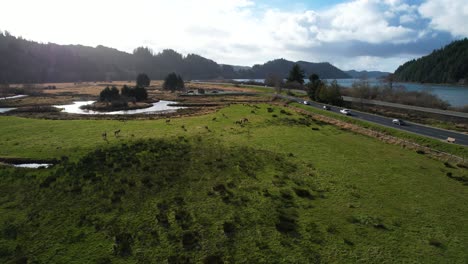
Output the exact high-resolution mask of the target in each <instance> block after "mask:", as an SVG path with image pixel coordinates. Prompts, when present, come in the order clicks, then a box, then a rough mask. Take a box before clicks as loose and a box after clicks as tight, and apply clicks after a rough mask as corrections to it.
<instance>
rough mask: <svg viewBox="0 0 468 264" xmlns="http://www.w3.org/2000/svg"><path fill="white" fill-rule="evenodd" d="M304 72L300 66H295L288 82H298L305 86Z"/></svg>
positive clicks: (290, 72)
mask: <svg viewBox="0 0 468 264" xmlns="http://www.w3.org/2000/svg"><path fill="white" fill-rule="evenodd" d="M304 77H305V75H304V70H302V69H301V67H300V66H299V64H294V66H293V67H292V68H291V71H289V76H288V78H287V80H288V82H298V83H300V84H304Z"/></svg>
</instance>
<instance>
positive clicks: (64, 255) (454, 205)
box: [0, 105, 468, 263]
mask: <svg viewBox="0 0 468 264" xmlns="http://www.w3.org/2000/svg"><path fill="white" fill-rule="evenodd" d="M258 107H259V109H257V108H256V107H253V106H252V107H248V106H241V105H232V106H231V107H228V108H224V109H222V110H220V111H219V112H217V113H214V114H210V115H206V116H198V117H190V118H181V119H172V120H171V122H170V123H169V124H166V122H165V120H139V121H128V122H125V123H123V122H120V121H111V120H76V121H70V120H65V121H53V120H36V119H23V118H16V117H0V133H1V134H2V135H3V138H2V141H0V144H1V145H0V155H1V156H4V157H29V158H42V159H43V158H60V157H61V156H68V157H70V159H69V160H68V161H67V162H63V163H62V164H59V165H57V166H55V167H53V168H51V169H43V170H25V169H12V168H7V167H4V168H3V169H0V262H6V263H8V262H11V261H16V260H21V259H23V260H24V258H27V259H28V260H29V261H30V262H33V261H37V262H38V263H51V262H52V263H54V262H55V263H96V262H98V261H100V262H101V263H108V262H109V261H111V262H112V263H166V262H167V263H178V262H179V263H180V262H184V261H185V262H187V261H190V262H193V263H200V262H204V261H205V262H209V261H210V260H211V261H212V262H211V263H216V262H215V260H223V261H225V262H227V263H272V262H273V263H275V262H278V263H317V262H319V261H320V262H323V263H357V262H361V263H363V262H364V263H382V262H419V263H463V262H465V261H466V260H467V258H468V254H467V253H466V245H467V244H468V220H467V219H468V218H467V216H468V207H466V203H467V202H468V186H466V182H464V181H463V179H464V177H467V176H468V173H467V170H466V169H462V168H458V167H457V166H455V164H444V163H442V162H440V161H436V160H433V159H430V158H428V157H426V156H425V155H420V154H417V153H416V152H415V151H411V150H407V149H403V148H401V147H399V146H395V145H390V144H385V143H382V142H380V141H378V140H376V139H373V138H370V137H366V136H362V135H359V134H354V133H351V132H349V131H344V130H340V129H338V128H336V127H333V126H330V125H327V124H324V123H321V122H317V121H314V120H312V119H310V118H308V117H304V116H301V115H298V114H295V113H292V112H291V113H288V111H289V110H287V109H283V108H280V107H276V106H269V105H259V106H258ZM268 108H271V110H270V111H268ZM281 110H284V111H281ZM252 111H253V112H252ZM274 116H276V117H274ZM214 118H216V119H215V120H213V119H214ZM241 118H248V119H249V122H248V123H247V124H246V125H245V126H243V127H241V126H239V125H236V124H234V122H235V121H236V120H239V119H241ZM182 126H184V127H182ZM116 129H121V131H122V132H121V137H120V138H115V137H113V136H112V135H110V136H108V138H109V143H106V142H105V141H103V140H102V138H101V133H102V132H103V131H114V130H116ZM131 134H133V135H134V136H133V137H132V136H131ZM23 139H25V140H23ZM449 175H450V176H449Z"/></svg>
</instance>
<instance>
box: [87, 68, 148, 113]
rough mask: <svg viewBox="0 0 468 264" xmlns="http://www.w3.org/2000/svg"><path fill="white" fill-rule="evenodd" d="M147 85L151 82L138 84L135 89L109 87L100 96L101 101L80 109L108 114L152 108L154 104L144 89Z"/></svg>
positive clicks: (125, 86)
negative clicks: (110, 112) (107, 112)
mask: <svg viewBox="0 0 468 264" xmlns="http://www.w3.org/2000/svg"><path fill="white" fill-rule="evenodd" d="M146 78H148V77H146ZM148 80H149V78H148ZM145 84H147V85H149V81H148V82H143V83H142V84H141V83H140V84H137V86H135V87H133V88H132V87H129V86H127V85H124V86H123V87H122V89H120V90H119V89H117V87H115V86H112V88H110V87H109V86H107V87H106V88H105V89H104V90H102V91H101V93H100V94H99V100H98V101H97V102H94V103H92V104H89V105H84V106H81V107H80V108H81V109H86V110H93V111H102V112H106V111H120V110H134V109H142V108H147V107H151V106H152V105H153V102H152V101H148V92H147V91H146V89H145V88H144V86H145ZM147 85H146V86H147Z"/></svg>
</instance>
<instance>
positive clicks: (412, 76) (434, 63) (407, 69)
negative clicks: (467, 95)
mask: <svg viewBox="0 0 468 264" xmlns="http://www.w3.org/2000/svg"><path fill="white" fill-rule="evenodd" d="M394 77H395V80H396V81H401V82H421V83H461V84H468V39H466V38H465V39H463V40H458V41H454V42H452V43H451V44H449V45H447V46H445V47H443V48H442V49H439V50H434V51H433V52H432V53H431V54H429V55H427V56H424V57H421V58H419V59H416V60H411V61H408V62H406V63H405V64H403V65H401V66H400V67H398V69H397V70H396V71H395V75H394Z"/></svg>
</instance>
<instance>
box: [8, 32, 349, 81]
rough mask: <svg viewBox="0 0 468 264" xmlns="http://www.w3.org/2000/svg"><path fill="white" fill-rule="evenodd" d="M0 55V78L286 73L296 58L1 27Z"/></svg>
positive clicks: (329, 72) (322, 67)
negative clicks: (63, 37) (96, 40)
mask: <svg viewBox="0 0 468 264" xmlns="http://www.w3.org/2000/svg"><path fill="white" fill-rule="evenodd" d="M0 58H1V60H0V83H47V82H81V81H83V82H85V81H86V82H92V81H116V80H132V79H133V78H134V76H136V75H137V73H139V72H145V73H146V74H147V75H148V76H149V77H150V78H151V79H163V78H164V77H165V76H166V75H167V73H168V72H177V73H179V74H181V75H182V76H184V77H185V78H186V79H215V78H224V79H246V78H265V77H266V76H267V74H268V73H276V74H280V75H286V74H287V71H288V70H289V68H290V66H291V65H292V64H294V63H293V62H290V61H286V60H284V59H280V60H274V61H270V62H267V63H265V64H263V65H255V66H253V67H252V68H242V69H239V68H237V67H233V66H231V65H220V64H218V63H216V62H215V61H213V60H210V59H207V58H204V57H202V56H199V55H196V54H188V55H187V56H183V55H182V54H180V53H177V52H176V51H174V50H171V49H166V50H163V51H162V52H159V53H154V52H153V51H152V50H151V49H149V48H145V47H139V48H136V49H135V50H134V51H133V53H131V54H130V53H126V52H122V51H119V50H116V49H113V48H108V47H104V46H97V47H96V48H93V47H87V46H82V45H57V44H53V43H47V44H43V43H37V42H34V41H29V40H26V39H23V38H21V37H15V36H12V35H11V34H9V33H8V32H0ZM298 63H299V64H300V65H301V66H303V67H304V68H305V69H306V71H307V72H316V73H318V74H320V75H321V76H322V77H324V78H346V77H349V76H347V75H346V74H345V73H343V72H342V71H341V70H339V69H338V68H336V67H334V66H333V65H331V64H329V63H308V62H298Z"/></svg>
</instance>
